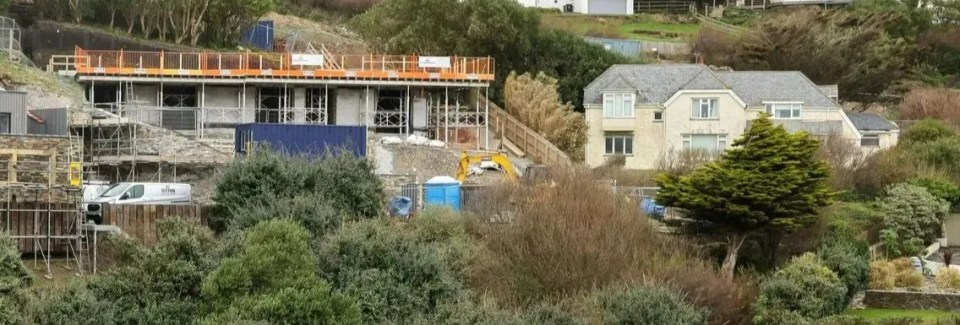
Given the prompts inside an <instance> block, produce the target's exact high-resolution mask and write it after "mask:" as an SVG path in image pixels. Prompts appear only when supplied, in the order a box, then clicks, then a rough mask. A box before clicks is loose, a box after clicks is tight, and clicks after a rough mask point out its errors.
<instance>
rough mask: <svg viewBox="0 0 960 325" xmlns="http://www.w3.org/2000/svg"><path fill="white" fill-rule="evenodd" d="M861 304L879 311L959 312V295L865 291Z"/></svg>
mask: <svg viewBox="0 0 960 325" xmlns="http://www.w3.org/2000/svg"><path fill="white" fill-rule="evenodd" d="M863 304H864V306H866V307H867V308H881V309H937V310H960V294H956V293H938V292H908V291H885V290H867V292H866V294H865V295H864V297H863Z"/></svg>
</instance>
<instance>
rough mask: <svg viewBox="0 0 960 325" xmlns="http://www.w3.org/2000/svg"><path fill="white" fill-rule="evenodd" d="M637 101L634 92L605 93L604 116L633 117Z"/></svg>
mask: <svg viewBox="0 0 960 325" xmlns="http://www.w3.org/2000/svg"><path fill="white" fill-rule="evenodd" d="M636 103H637V97H636V94H633V93H604V94H603V118H633V117H634V108H635V107H636Z"/></svg>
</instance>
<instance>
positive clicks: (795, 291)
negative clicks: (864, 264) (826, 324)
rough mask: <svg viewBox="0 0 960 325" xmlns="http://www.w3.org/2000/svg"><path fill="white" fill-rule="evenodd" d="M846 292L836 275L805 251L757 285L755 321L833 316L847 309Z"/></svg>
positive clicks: (770, 321) (774, 322)
mask: <svg viewBox="0 0 960 325" xmlns="http://www.w3.org/2000/svg"><path fill="white" fill-rule="evenodd" d="M846 294H847V288H846V287H845V286H844V283H843V282H842V281H841V280H840V279H839V278H838V277H837V275H836V274H835V273H833V271H831V270H830V269H829V268H827V267H826V266H824V265H823V263H822V262H821V261H820V259H819V258H818V257H817V256H816V255H814V254H812V253H807V254H804V255H802V256H799V257H796V258H794V259H793V260H791V261H790V262H789V263H787V264H786V266H784V267H783V268H781V269H780V270H778V271H777V272H776V273H774V274H773V275H772V276H770V277H769V278H768V279H767V280H766V281H764V282H763V283H761V284H760V297H759V298H758V299H757V303H756V306H755V308H756V311H757V316H756V317H755V318H754V323H755V324H779V320H781V319H783V317H787V316H789V317H788V318H789V319H791V320H797V321H799V320H803V319H819V318H823V317H826V316H830V315H834V314H837V313H840V312H841V311H843V310H844V309H845V308H846V304H845V302H844V301H845V297H846ZM794 313H795V314H796V315H793V314H794ZM771 315H778V316H777V317H773V316H771ZM784 315H787V316H784ZM795 316H798V317H795Z"/></svg>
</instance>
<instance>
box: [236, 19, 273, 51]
mask: <svg viewBox="0 0 960 325" xmlns="http://www.w3.org/2000/svg"><path fill="white" fill-rule="evenodd" d="M273 36H274V35H273V21H272V20H261V21H258V22H257V24H256V25H253V27H250V29H247V30H246V31H245V32H243V38H242V39H241V40H240V43H243V44H246V45H249V46H253V47H256V48H258V49H261V50H266V51H273Z"/></svg>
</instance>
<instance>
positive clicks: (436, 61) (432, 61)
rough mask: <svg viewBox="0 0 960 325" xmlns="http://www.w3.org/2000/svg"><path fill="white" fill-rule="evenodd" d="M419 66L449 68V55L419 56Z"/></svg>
mask: <svg viewBox="0 0 960 325" xmlns="http://www.w3.org/2000/svg"><path fill="white" fill-rule="evenodd" d="M420 67H421V68H443V69H448V68H450V57H449V56H421V57H420Z"/></svg>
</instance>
